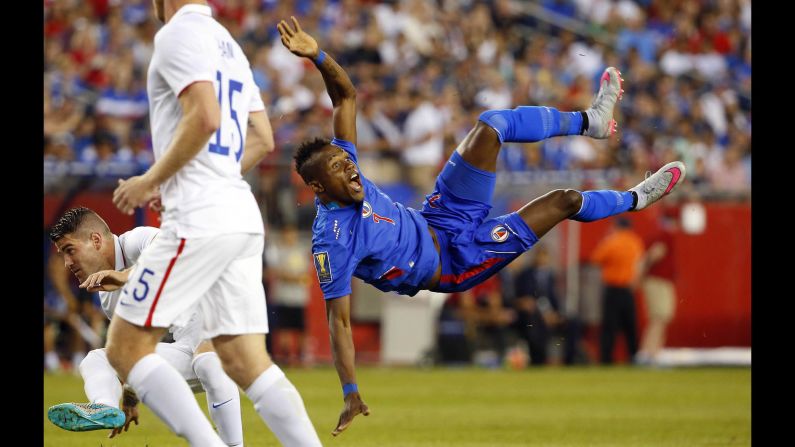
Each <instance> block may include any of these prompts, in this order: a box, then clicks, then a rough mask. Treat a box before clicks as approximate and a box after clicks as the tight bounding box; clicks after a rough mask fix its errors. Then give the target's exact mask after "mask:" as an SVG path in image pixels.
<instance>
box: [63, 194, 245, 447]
mask: <svg viewBox="0 0 795 447" xmlns="http://www.w3.org/2000/svg"><path fill="white" fill-rule="evenodd" d="M158 232H159V230H158V229H157V228H154V227H138V228H134V229H132V230H130V231H128V232H126V233H124V234H122V235H121V236H116V235H114V234H112V233H111V231H110V229H109V228H108V226H107V224H106V223H105V221H104V220H102V218H100V217H99V215H97V214H96V213H95V212H93V211H91V210H90V209H88V208H74V209H71V210H69V211H67V212H66V213H65V214H64V215H63V216H62V217H61V219H60V220H59V221H58V223H57V224H56V225H55V226H54V227H53V228H52V230H51V231H50V239H52V241H53V242H54V243H55V244H56V245H57V246H58V249H59V251H61V252H62V253H63V255H64V263H65V266H66V267H67V268H68V269H69V270H71V271H72V273H74V275H75V276H76V277H77V278H78V279H79V280H80V281H81V282H82V283H81V284H80V287H81V288H86V289H88V290H89V291H90V292H95V291H96V292H99V294H100V300H101V302H102V310H103V311H104V312H105V314H106V315H107V316H108V318H110V317H111V316H112V315H113V312H114V310H115V308H116V305H117V303H118V302H119V297H120V295H121V293H122V289H121V287H122V286H123V285H124V284H125V283H126V282H127V278H128V276H129V274H130V272H131V270H132V269H133V265H134V264H135V262H136V261H137V259H138V256H139V255H140V254H141V252H142V251H143V249H144V247H146V246H147V245H149V244H150V243H151V242H152V240H153V239H154V238H155V237H156V236H157V234H158ZM140 286H141V287H147V285H146V284H145V283H144V284H141V285H140ZM202 321H203V318H202V315H201V313H200V312H199V311H197V312H196V313H194V314H193V316H192V317H191V319H190V321H189V322H188V323H187V324H186V325H185V326H183V327H177V328H172V333H173V336H174V343H159V344H158V345H157V348H156V351H157V354H159V355H160V356H162V357H163V358H165V359H166V360H167V361H168V362H169V363H170V364H171V365H172V366H173V367H174V368H176V369H177V371H179V372H180V373H181V374H182V376H183V377H184V378H185V380H187V381H188V383H189V384H190V385H191V388H192V389H193V390H194V391H201V390H202V389H204V390H205V391H206V392H207V408H208V409H209V411H210V415H211V416H212V419H213V422H215V425H216V427H217V428H218V434H219V436H220V437H221V439H222V440H223V441H224V442H225V443H226V444H227V445H230V446H242V445H243V426H242V421H241V413H240V399H239V396H240V395H239V392H238V388H237V385H236V384H235V383H234V382H233V381H232V379H230V378H229V377H228V376H227V375H226V373H224V370H223V368H222V366H221V361H220V359H219V358H218V355H217V354H216V353H215V352H214V351H213V347H212V343H210V342H209V341H202V339H201V334H202ZM194 354H195V355H194ZM80 374H81V376H82V377H83V382H84V388H85V392H86V396H87V397H88V399H89V403H87V404H73V403H68V404H60V405H56V406H54V407H52V408H51V409H50V411H49V412H48V416H49V417H50V420H51V421H52V422H53V423H54V424H56V425H58V426H59V427H61V428H64V429H66V430H72V431H86V430H97V429H103V428H112V429H113V432H111V434H110V437H113V436H115V435H116V434H117V433H120V432H121V430H122V429H124V430H125V431H126V430H127V429H128V428H129V425H130V423H131V422H133V421H135V423H136V424H138V411H137V407H136V404H137V402H138V399H137V397H136V396H135V393H134V392H132V390H128V389H127V388H124V400H123V405H122V409H123V410H124V413H123V414H122V413H121V411H120V410H119V399H120V398H121V397H122V385H121V382H120V381H119V379H118V377H117V375H116V371H115V370H114V369H113V367H112V366H111V365H110V363H109V362H108V358H107V355H106V354H105V349H104V348H103V349H95V350H93V351H91V352H89V353H88V355H87V356H86V358H85V359H84V360H83V362H82V363H81V364H80ZM125 420H126V422H125Z"/></svg>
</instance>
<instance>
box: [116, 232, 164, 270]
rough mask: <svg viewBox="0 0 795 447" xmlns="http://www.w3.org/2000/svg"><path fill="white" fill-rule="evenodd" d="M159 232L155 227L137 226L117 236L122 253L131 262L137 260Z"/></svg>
mask: <svg viewBox="0 0 795 447" xmlns="http://www.w3.org/2000/svg"><path fill="white" fill-rule="evenodd" d="M159 232H160V230H159V229H158V228H155V227H137V228H133V229H132V230H130V231H128V232H126V233H124V234H123V235H122V236H120V237H119V239H120V243H121V247H122V250H124V255H125V256H126V257H127V258H128V259H129V260H130V261H132V262H133V263H136V262H138V257H139V256H141V253H142V252H143V251H144V248H146V247H147V246H149V244H151V243H152V241H153V240H154V239H155V236H157V234H158V233H159Z"/></svg>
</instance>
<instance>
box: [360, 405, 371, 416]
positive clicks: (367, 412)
mask: <svg viewBox="0 0 795 447" xmlns="http://www.w3.org/2000/svg"><path fill="white" fill-rule="evenodd" d="M362 414H363V415H365V416H370V407H368V406H367V405H362Z"/></svg>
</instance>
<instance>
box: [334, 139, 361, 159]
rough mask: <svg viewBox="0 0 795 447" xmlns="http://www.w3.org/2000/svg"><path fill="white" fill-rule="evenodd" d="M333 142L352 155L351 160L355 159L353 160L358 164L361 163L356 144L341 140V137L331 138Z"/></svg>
mask: <svg viewBox="0 0 795 447" xmlns="http://www.w3.org/2000/svg"><path fill="white" fill-rule="evenodd" d="M331 144H332V145H333V146H337V147H338V148H340V149H342V150H344V151H345V152H347V153H348V154H349V155H350V156H351V160H353V162H354V163H356V166H358V165H359V159H358V157H357V155H356V145H355V144H353V143H351V142H350V141H345V140H340V139H339V138H334V139H333V140H331Z"/></svg>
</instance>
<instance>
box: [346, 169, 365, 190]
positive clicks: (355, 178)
mask: <svg viewBox="0 0 795 447" xmlns="http://www.w3.org/2000/svg"><path fill="white" fill-rule="evenodd" d="M348 185H350V187H351V189H352V190H354V191H356V192H361V191H362V180H361V179H360V178H359V173H358V172H354V173H353V175H351V178H350V180H349V181H348Z"/></svg>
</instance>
